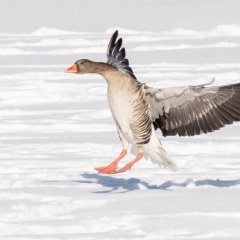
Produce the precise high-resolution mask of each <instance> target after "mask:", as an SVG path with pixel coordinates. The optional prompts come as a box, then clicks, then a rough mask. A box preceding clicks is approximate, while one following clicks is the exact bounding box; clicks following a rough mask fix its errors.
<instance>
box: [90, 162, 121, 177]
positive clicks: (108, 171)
mask: <svg viewBox="0 0 240 240" xmlns="http://www.w3.org/2000/svg"><path fill="white" fill-rule="evenodd" d="M94 169H95V170H97V171H98V173H103V174H114V173H116V170H117V164H116V163H114V162H112V163H111V164H110V165H108V166H103V167H95V168H94Z"/></svg>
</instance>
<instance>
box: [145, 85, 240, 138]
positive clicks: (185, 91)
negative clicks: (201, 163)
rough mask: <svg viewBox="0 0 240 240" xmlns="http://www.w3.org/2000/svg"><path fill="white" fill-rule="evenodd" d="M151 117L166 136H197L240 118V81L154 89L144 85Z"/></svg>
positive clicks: (156, 126)
mask: <svg viewBox="0 0 240 240" xmlns="http://www.w3.org/2000/svg"><path fill="white" fill-rule="evenodd" d="M145 100H146V101H147V102H148V104H149V107H150V108H149V111H150V114H151V121H152V122H153V124H154V126H155V128H160V129H161V131H162V133H163V135H164V136H174V135H179V136H194V135H199V134H201V133H207V132H213V131H214V130H218V129H220V128H221V127H224V126H225V125H228V124H232V123H233V122H234V121H240V83H238V84H233V85H225V86H216V87H206V85H199V86H190V87H178V88H165V89H164V88H163V89H154V88H149V87H145Z"/></svg>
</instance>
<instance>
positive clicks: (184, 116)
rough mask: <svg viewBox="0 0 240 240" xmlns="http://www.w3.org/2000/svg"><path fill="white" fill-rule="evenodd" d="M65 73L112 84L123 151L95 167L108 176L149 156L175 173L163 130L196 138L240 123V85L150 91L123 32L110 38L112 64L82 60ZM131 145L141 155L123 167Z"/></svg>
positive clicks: (109, 93) (111, 99) (111, 103)
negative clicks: (161, 138) (128, 55)
mask: <svg viewBox="0 0 240 240" xmlns="http://www.w3.org/2000/svg"><path fill="white" fill-rule="evenodd" d="M65 72H66V73H75V74H86V73H97V74H99V75H101V76H102V77H103V78H105V80H106V81H107V85H108V89H107V98H108V102H109V107H110V110H111V112H112V115H113V118H114V121H115V123H116V128H117V131H118V135H119V138H120V140H121V143H122V151H121V153H120V155H119V156H118V157H117V158H116V159H115V160H114V161H113V162H111V163H110V164H109V165H106V166H102V167H96V168H95V169H96V170H97V171H98V172H99V173H102V174H116V173H121V172H125V171H126V170H130V169H131V168H132V166H133V165H134V164H135V163H137V162H138V161H139V160H140V159H142V157H143V156H145V154H146V155H147V156H148V157H150V159H151V160H152V162H153V163H154V164H157V165H159V166H160V167H164V168H166V169H170V170H172V171H175V170H177V166H176V164H175V163H174V162H173V161H172V160H171V158H170V157H169V155H168V154H167V152H166V151H165V150H164V149H163V147H162V145H161V142H160V141H159V139H158V137H157V135H156V130H157V129H160V130H161V132H162V135H163V136H164V137H167V136H175V135H179V136H194V135H199V134H202V133H205V134H206V133H208V132H213V131H215V130H218V129H220V128H222V127H224V126H225V125H229V124H232V123H233V122H236V121H240V83H237V84H230V85H223V86H211V85H212V84H213V82H214V79H213V80H212V81H211V82H209V83H206V84H202V85H197V86H183V87H171V88H153V87H149V86H148V85H147V84H145V83H141V82H139V81H138V80H137V78H136V76H135V75H134V72H133V70H132V68H131V67H130V64H129V61H128V59H127V58H126V52H125V48H123V47H122V38H118V31H115V32H114V34H113V35H112V37H111V39H110V42H109V45H108V49H107V62H106V63H103V62H93V61H90V60H87V59H81V60H78V61H76V62H75V63H74V64H73V65H72V66H71V67H69V68H67V69H66V70H65ZM129 145H132V146H135V147H137V149H138V154H137V155H136V157H135V158H134V159H133V160H132V161H130V162H128V163H127V164H126V165H124V166H123V167H121V168H118V167H117V165H118V163H119V161H120V160H121V159H122V158H123V157H124V156H125V155H126V154H127V152H128V147H129Z"/></svg>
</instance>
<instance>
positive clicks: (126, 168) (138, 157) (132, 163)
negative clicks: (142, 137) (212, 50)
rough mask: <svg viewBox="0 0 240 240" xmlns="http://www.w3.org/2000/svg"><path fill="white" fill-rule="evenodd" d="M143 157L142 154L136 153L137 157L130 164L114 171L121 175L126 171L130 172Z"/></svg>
mask: <svg viewBox="0 0 240 240" xmlns="http://www.w3.org/2000/svg"><path fill="white" fill-rule="evenodd" d="M142 157H143V153H142V152H140V153H138V155H137V156H136V158H134V159H133V160H132V161H131V162H129V163H127V164H126V165H125V166H124V167H122V168H120V169H119V170H118V171H116V173H121V172H125V171H127V170H130V169H131V167H132V166H133V165H134V164H135V163H136V162H138V161H139V160H140V159H141V158H142Z"/></svg>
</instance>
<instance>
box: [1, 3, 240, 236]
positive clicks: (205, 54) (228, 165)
mask: <svg viewBox="0 0 240 240" xmlns="http://www.w3.org/2000/svg"><path fill="white" fill-rule="evenodd" d="M10 2H13V1H12V0H11V1H10ZM18 2H21V3H25V4H27V3H30V2H29V1H28V2H26V1H25V2H24V1H23V0H20V1H15V3H16V6H15V5H11V4H10V3H8V4H6V6H3V8H2V9H5V10H6V11H10V10H9V9H8V7H9V6H11V11H13V10H12V8H13V9H15V11H16V15H17V16H18V14H20V13H18V12H17V9H19V11H20V12H22V13H25V15H24V16H25V18H26V19H25V20H24V21H26V20H28V21H29V25H25V26H26V29H25V28H24V25H23V24H22V23H23V19H22V18H24V16H22V18H20V19H19V28H18V27H17V22H15V24H16V26H15V31H14V30H12V29H14V27H13V26H12V25H11V23H12V20H11V19H10V17H9V18H8V16H7V15H6V14H5V15H4V14H3V15H2V16H3V18H4V19H5V23H7V22H8V24H9V29H11V31H10V32H9V31H7V30H1V32H0V55H1V58H0V84H1V90H0V119H1V121H0V148H1V155H0V239H1V240H8V239H9V240H10V239H11V240H13V239H16V240H20V239H21V240H28V239H31V240H39V239H41V240H57V239H64V240H77V239H81V240H82V239H84V240H93V239H103V240H108V239H121V240H124V239H132V240H134V239H146V240H152V239H154V240H175V239H183V240H187V239H199V240H202V239H211V240H212V239H216V240H230V239H239V236H240V204H239V202H240V158H239V155H240V148H239V144H240V124H239V123H235V124H234V125H231V126H227V127H225V128H224V129H222V130H220V131H216V132H214V133H210V134H207V135H200V136H196V137H191V138H189V137H185V138H180V137H167V138H164V137H162V136H161V132H160V131H158V136H159V138H160V140H161V142H162V144H163V147H164V148H165V149H166V151H167V152H168V153H169V154H170V156H171V158H172V159H173V160H174V161H175V163H176V164H177V165H178V167H179V170H178V171H177V172H174V173H172V172H170V171H166V170H164V169H160V168H159V167H158V166H156V165H154V164H152V162H151V161H149V160H141V161H140V162H139V163H137V164H136V165H135V166H134V167H133V168H132V169H131V171H128V172H125V173H121V174H116V175H100V174H98V173H97V172H96V171H95V170H94V167H98V166H102V165H106V164H108V163H110V162H111V161H112V160H113V159H114V158H115V157H116V156H117V155H118V154H119V153H120V151H121V144H120V142H119V139H118V135H117V132H116V127H115V124H114V121H113V119H112V116H111V113H110V110H109V107H108V103H107V97H106V91H107V85H106V82H105V81H104V79H101V77H100V76H97V75H82V76H81V75H73V74H65V73H64V69H65V68H66V67H69V66H70V65H72V64H73V63H74V62H75V61H76V60H78V59H80V58H89V59H91V60H96V61H106V48H107V44H108V41H109V39H110V37H111V34H112V33H113V32H114V31H115V30H116V29H118V30H119V34H120V36H121V37H122V38H123V42H124V47H125V48H126V51H127V56H128V58H129V60H130V63H131V67H132V68H133V70H134V73H135V75H136V76H137V78H138V80H139V81H141V82H145V83H147V84H148V85H149V86H153V87H170V86H182V85H194V84H202V83H206V82H209V81H210V80H211V79H212V78H213V77H215V79H216V80H215V84H218V85H222V84H230V83H237V82H240V61H239V53H240V17H239V14H238V15H236V16H237V17H238V21H236V19H237V18H234V16H235V15H234V14H235V9H234V7H233V6H232V5H231V3H228V2H225V5H224V2H223V1H219V2H220V3H221V4H217V9H219V11H220V10H221V11H220V13H219V15H217V16H216V15H212V12H211V11H213V10H211V9H215V8H216V6H215V5H214V4H213V5H212V2H215V3H216V1H192V2H191V3H190V1H185V0H184V1H181V2H182V3H183V5H181V6H180V5H179V4H178V3H177V2H178V1H176V0H175V1H172V0H171V1H169V3H168V4H166V3H165V4H166V5H165V4H164V1H153V5H152V6H149V4H148V3H149V1H143V0H141V1H140V3H141V4H139V12H140V13H139V14H140V15H136V19H137V20H138V21H139V23H142V24H143V27H142V29H141V27H139V25H138V24H137V23H136V22H135V21H136V19H133V21H132V22H130V23H129V21H128V19H125V18H124V16H130V15H129V14H130V10H131V9H132V8H131V7H132V5H133V3H129V6H128V7H129V11H127V7H126V6H125V5H124V4H122V7H120V6H121V5H120V3H117V2H115V1H111V3H110V1H103V6H104V7H106V4H109V6H108V7H109V10H112V9H115V8H114V4H116V5H117V7H118V9H120V10H121V9H122V13H121V14H122V23H121V22H119V21H118V20H117V18H116V19H113V20H112V23H109V24H108V22H109V21H108V16H109V12H106V16H104V15H102V13H100V11H99V12H97V13H98V15H96V17H98V18H99V26H96V24H95V25H94V24H93V23H92V22H90V20H89V18H87V17H86V19H85V21H87V22H88V24H89V29H87V27H86V22H85V23H83V27H82V28H81V26H80V27H79V24H78V27H79V28H77V27H74V28H67V27H66V24H64V23H63V22H64V21H62V22H60V21H58V22H57V23H56V22H55V17H54V16H55V15H54V11H56V12H57V13H59V14H61V13H63V12H64V11H65V12H66V14H67V16H70V15H71V12H70V10H73V6H71V4H75V5H76V3H77V2H78V1H65V0H63V1H60V2H61V3H58V2H59V1H55V0H54V1H52V5H51V6H49V8H50V9H52V8H53V7H54V6H56V5H57V4H58V5H57V6H58V7H57V8H54V10H53V12H52V14H53V16H50V15H47V14H49V13H50V12H47V11H48V10H47V8H45V5H44V4H45V3H42V8H43V9H44V10H45V11H46V12H45V13H46V16H47V17H46V19H47V20H48V23H49V24H48V25H47V22H46V20H45V19H44V16H45V15H44V12H42V13H43V15H41V17H40V16H38V17H36V19H35V18H30V16H32V15H30V13H31V11H32V12H33V13H37V9H39V11H40V10H41V3H40V2H39V1H32V3H31V4H30V5H29V10H28V11H27V10H25V11H24V10H23V9H22V8H17V6H18V4H19V3H18ZM34 2H35V4H36V5H34ZM41 2H42V1H41ZM74 2H75V3H74ZM90 2H91V4H92V1H90ZM97 2H98V1H96V4H97V5H99V3H97ZM121 2H123V3H125V4H127V2H126V1H121ZM133 2H134V3H135V6H136V8H138V5H137V3H136V1H133ZM200 2H201V3H200ZM209 2H211V3H209ZM229 2H231V1H229ZM79 3H80V5H81V4H83V1H79ZM84 3H86V1H84ZM203 3H205V5H204V4H203ZM208 3H209V8H208ZM39 4H40V5H39ZM49 4H50V2H49ZM54 4H55V5H54ZM86 4H87V6H88V7H89V9H90V7H91V5H90V3H86ZM88 4H89V5H88ZM189 4H190V5H189ZM195 4H197V5H195ZM228 4H229V5H228ZM75 5H74V6H75ZM140 5H141V6H140ZM200 5H201V7H200V8H198V7H196V6H200ZM23 6H25V5H23ZM68 6H69V8H70V9H68ZM238 6H239V4H238ZM35 7H36V8H35ZM75 7H76V6H75ZM84 7H86V6H84ZM84 7H83V8H84ZM99 7H100V9H102V8H101V7H102V6H99ZM155 7H156V9H160V8H161V9H168V11H165V12H161V14H163V15H159V18H158V19H157V18H156V16H157V15H155V12H154V11H153V13H152V14H153V15H151V11H152V10H153V9H155ZM106 8H107V7H106ZM144 8H145V10H146V14H147V16H148V17H149V18H148V19H147V18H146V17H144V19H143V18H142V13H143V12H144ZM189 8H190V9H191V10H196V15H197V16H198V15H200V14H201V11H204V9H205V10H206V9H210V10H211V11H210V10H209V11H210V12H209V11H207V10H206V15H205V18H207V20H209V21H206V22H201V23H200V21H201V19H197V18H195V15H194V14H190V15H189V19H188V21H189V25H186V24H185V21H182V18H184V17H185V15H184V14H182V15H181V14H180V13H179V11H180V12H181V11H182V12H184V11H185V10H186V11H189ZM2 9H1V11H3V10H2ZM107 9H108V8H107ZM199 9H200V10H199ZM229 9H231V10H232V12H231V11H229ZM79 11H81V10H79ZM124 11H125V15H124ZM132 11H133V12H135V11H137V10H136V9H135V8H134V9H133V10H132ZM159 11H160V10H159ZM171 11H172V13H171ZM214 11H215V10H214ZM222 11H225V14H221V13H223V12H222ZM176 13H179V14H176ZM72 14H73V15H72V17H73V19H71V21H73V22H76V21H77V17H78V18H79V21H80V22H81V21H84V19H83V17H81V14H79V15H80V16H79V15H76V13H75V12H74V11H73V12H72ZM113 14H114V12H113ZM115 14H117V16H118V17H119V15H118V13H117V12H116V13H115ZM164 14H165V15H164ZM171 14H172V15H171ZM36 16H37V15H36ZM84 16H86V15H84ZM170 16H171V18H170ZM228 17H229V18H228ZM62 18H63V20H65V22H66V21H67V18H66V17H64V14H62ZM163 18H165V19H164V21H163ZM233 18H234V21H232V22H228V20H227V19H233ZM31 19H32V22H31ZM37 19H39V22H38V25H37ZM7 20H9V21H7ZM224 20H225V22H223V21H224ZM71 21H69V22H68V23H69V25H70V22H71ZM146 21H147V23H148V24H149V26H150V27H149V28H148V27H147V23H146ZM166 21H169V22H168V24H169V25H167V23H166ZM161 22H163V26H164V28H163V29H162V28H161V27H160V26H159V25H161ZM208 23H209V25H208ZM107 24H108V25H109V26H106V25H107ZM134 24H135V25H134ZM154 24H155V25H154ZM194 24H195V25H194ZM204 24H205V25H204ZM80 25H81V24H80ZM93 25H94V26H93ZM128 25H129V26H130V27H127V26H128ZM31 26H32V29H31V30H29V28H30V27H31ZM74 26H75V25H74ZM84 26H85V27H84ZM153 26H155V28H154V27H153ZM157 26H159V28H158V27H157ZM193 26H196V27H193ZM2 29H4V28H2ZM19 29H20V30H19ZM133 157H134V156H133V155H132V154H130V153H129V154H128V155H127V156H126V157H125V158H124V159H123V160H122V161H121V162H120V164H119V165H120V166H122V165H124V164H125V163H126V162H127V161H129V160H131V159H132V158H133Z"/></svg>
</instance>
